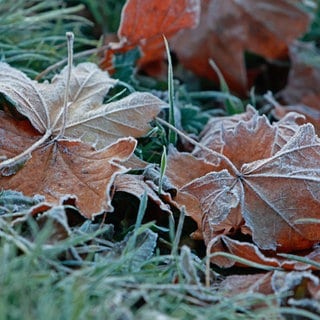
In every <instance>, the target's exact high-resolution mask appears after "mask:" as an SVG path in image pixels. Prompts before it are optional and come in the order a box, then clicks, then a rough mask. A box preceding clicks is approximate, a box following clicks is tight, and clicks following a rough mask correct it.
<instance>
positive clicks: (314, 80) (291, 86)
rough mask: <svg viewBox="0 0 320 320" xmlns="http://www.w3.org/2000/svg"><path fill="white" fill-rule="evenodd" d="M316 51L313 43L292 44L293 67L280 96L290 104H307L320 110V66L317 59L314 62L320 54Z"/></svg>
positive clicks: (291, 58)
mask: <svg viewBox="0 0 320 320" xmlns="http://www.w3.org/2000/svg"><path fill="white" fill-rule="evenodd" d="M316 51H317V49H316V48H315V45H314V44H312V43H303V42H298V41H296V42H294V43H293V44H292V45H291V47H290V61H291V68H290V72H289V76H288V81H287V86H286V87H285V88H284V90H282V91H281V92H280V96H281V98H282V99H284V101H285V102H286V103H287V104H289V105H305V106H308V107H311V108H314V109H315V110H317V111H319V112H320V108H319V102H320V94H319V89H318V88H319V85H320V67H319V64H317V63H316V61H314V62H313V60H314V59H315V56H317V55H318V53H317V52H316ZM294 111H297V112H299V111H301V110H294Z"/></svg>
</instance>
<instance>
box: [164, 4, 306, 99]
mask: <svg viewBox="0 0 320 320" xmlns="http://www.w3.org/2000/svg"><path fill="white" fill-rule="evenodd" d="M292 21H294V23H292ZM308 24H309V17H308V15H307V14H306V13H304V12H303V11H302V10H301V9H299V8H298V6H297V5H296V4H294V3H292V2H290V1H287V0H272V1H270V0H262V1H255V0H244V1H235V0H225V1H215V0H203V1H201V17H200V24H199V25H198V27H197V28H195V29H193V30H183V31H182V32H180V33H179V34H178V35H177V37H175V39H173V41H171V42H170V43H171V47H172V49H173V50H174V51H175V52H176V53H177V55H178V58H179V60H180V61H181V62H182V63H183V64H184V65H185V66H186V67H187V68H188V69H191V70H192V71H194V72H195V73H197V74H198V75H201V76H204V77H208V78H212V79H216V75H215V73H214V71H213V70H212V69H211V67H210V66H209V63H208V60H209V59H212V60H214V62H215V63H216V64H217V66H218V67H219V69H220V70H221V72H222V73H223V75H224V77H225V79H226V80H227V82H228V85H229V86H230V88H231V89H233V90H235V91H237V92H239V93H243V94H245V93H246V91H247V86H248V84H247V73H246V67H245V62H244V52H245V51H249V52H253V53H256V54H259V55H261V56H263V57H266V58H270V59H280V58H284V57H286V55H287V47H288V45H289V44H290V43H291V42H292V41H293V40H294V39H296V38H297V37H299V36H300V35H301V34H303V33H304V32H305V31H306V30H307V28H308Z"/></svg>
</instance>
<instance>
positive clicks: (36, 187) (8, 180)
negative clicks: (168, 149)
mask: <svg viewBox="0 0 320 320" xmlns="http://www.w3.org/2000/svg"><path fill="white" fill-rule="evenodd" d="M0 115H1V122H0V126H1V128H2V129H0V133H1V138H2V139H1V144H0V147H1V149H0V150H1V152H3V153H4V155H5V156H6V155H10V156H11V155H15V154H20V153H21V152H22V151H23V150H24V147H25V145H24V141H25V142H26V143H28V144H30V143H31V144H32V142H33V141H37V139H38V136H30V134H29V131H28V130H29V128H27V129H23V128H21V127H20V125H19V121H14V120H12V119H10V118H9V117H8V116H6V115H5V114H4V113H3V112H1V113H0ZM15 141H18V142H19V143H18V144H17V143H15ZM135 146H136V141H135V140H134V139H133V138H123V139H119V140H118V141H117V142H115V143H114V144H111V145H109V146H108V147H106V148H104V149H101V150H99V151H96V150H95V149H94V148H93V147H91V146H90V145H87V144H84V143H82V142H80V141H68V140H55V141H51V142H50V141H49V142H48V143H47V144H46V145H43V146H41V147H40V148H38V149H37V150H36V151H34V152H33V156H32V158H31V159H30V160H29V161H28V162H27V163H26V164H25V165H24V166H23V167H22V168H21V169H20V170H19V171H18V172H17V173H16V174H15V175H12V176H10V177H1V178H0V187H1V188H4V189H12V190H17V191H22V192H23V193H24V194H25V195H29V196H33V195H35V194H41V195H44V196H45V197H46V200H47V201H49V202H51V203H56V204H60V203H61V200H64V199H67V198H74V197H76V199H77V201H76V205H77V207H78V208H79V210H80V211H81V213H82V214H83V215H84V216H86V217H88V218H91V217H92V216H94V215H96V214H99V213H101V212H102V211H112V206H111V199H110V195H109V191H110V187H111V185H112V183H113V181H114V179H115V177H116V175H118V174H119V173H122V172H125V171H127V169H126V168H124V167H123V166H122V165H121V162H124V161H126V160H127V159H128V158H129V157H130V156H131V155H132V153H133V151H134V149H135Z"/></svg>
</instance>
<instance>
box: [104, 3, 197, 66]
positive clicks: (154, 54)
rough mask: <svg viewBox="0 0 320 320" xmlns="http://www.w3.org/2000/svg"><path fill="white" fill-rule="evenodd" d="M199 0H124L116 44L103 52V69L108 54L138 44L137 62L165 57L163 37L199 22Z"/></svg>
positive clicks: (141, 63)
mask: <svg viewBox="0 0 320 320" xmlns="http://www.w3.org/2000/svg"><path fill="white" fill-rule="evenodd" d="M199 15H200V1H199V0H164V1H155V0H127V2H126V4H125V6H124V7H123V10H122V13H121V21H120V26H119V29H118V38H119V43H114V44H113V45H112V47H111V49H110V50H108V51H107V52H106V58H105V61H104V62H102V65H103V66H104V68H106V67H108V66H109V63H108V62H110V53H111V55H112V54H113V53H115V52H124V51H127V50H129V49H131V48H133V47H135V46H140V48H141V50H142V57H141V59H140V60H139V62H138V64H139V65H140V66H141V65H147V64H149V63H150V62H151V61H152V62H155V61H159V60H162V59H163V58H164V55H165V46H164V41H163V36H165V37H166V38H170V37H172V36H173V35H175V34H176V33H177V32H178V31H180V30H181V29H185V28H191V27H194V26H196V25H197V24H198V22H199Z"/></svg>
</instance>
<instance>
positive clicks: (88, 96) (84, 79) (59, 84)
mask: <svg viewBox="0 0 320 320" xmlns="http://www.w3.org/2000/svg"><path fill="white" fill-rule="evenodd" d="M66 73H67V69H66V68H64V69H63V70H62V72H61V73H60V74H59V75H57V76H56V77H54V78H53V80H52V82H51V83H37V82H35V81H32V80H30V79H29V78H28V77H26V76H25V75H24V74H23V73H22V72H20V71H18V70H16V69H14V68H12V67H10V66H9V65H7V64H5V63H1V64H0V92H1V93H2V94H3V95H4V96H5V97H6V98H7V100H9V101H10V102H11V103H12V104H13V106H14V107H15V108H16V109H17V111H18V112H19V113H20V114H22V115H24V116H26V117H27V118H28V119H29V120H30V121H31V123H32V125H33V126H34V128H36V129H37V130H38V131H39V132H40V133H42V134H45V133H46V134H47V135H48V136H49V135H53V136H56V135H58V134H59V133H60V132H61V129H62V112H63V103H64V91H65V86H66V80H65V79H66ZM116 83H117V80H114V79H112V78H110V77H109V75H108V73H107V72H105V71H102V70H100V69H99V68H98V67H97V66H96V65H95V64H93V63H81V64H79V65H78V66H77V67H75V68H73V69H72V73H71V79H70V89H69V96H68V103H67V104H68V108H67V113H66V126H65V131H64V137H65V138H71V139H81V140H82V141H84V142H87V143H90V144H91V145H94V146H95V147H96V148H98V149H99V148H104V147H106V146H108V145H109V144H110V143H112V142H115V141H116V140H117V139H118V138H119V137H123V136H135V137H138V136H141V135H143V134H145V133H146V132H147V131H148V130H149V129H150V126H149V122H150V121H151V120H152V119H153V118H154V117H155V116H156V115H157V114H158V113H159V111H160V109H161V106H163V105H164V103H163V102H162V101H161V100H160V99H158V98H157V97H155V96H153V95H151V94H149V93H132V94H131V95H129V96H127V97H126V98H123V99H121V100H119V101H115V102H111V103H108V104H103V103H102V102H103V98H104V96H105V95H106V93H107V92H108V91H109V89H110V88H112V87H113V86H114V85H115V84H116Z"/></svg>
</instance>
